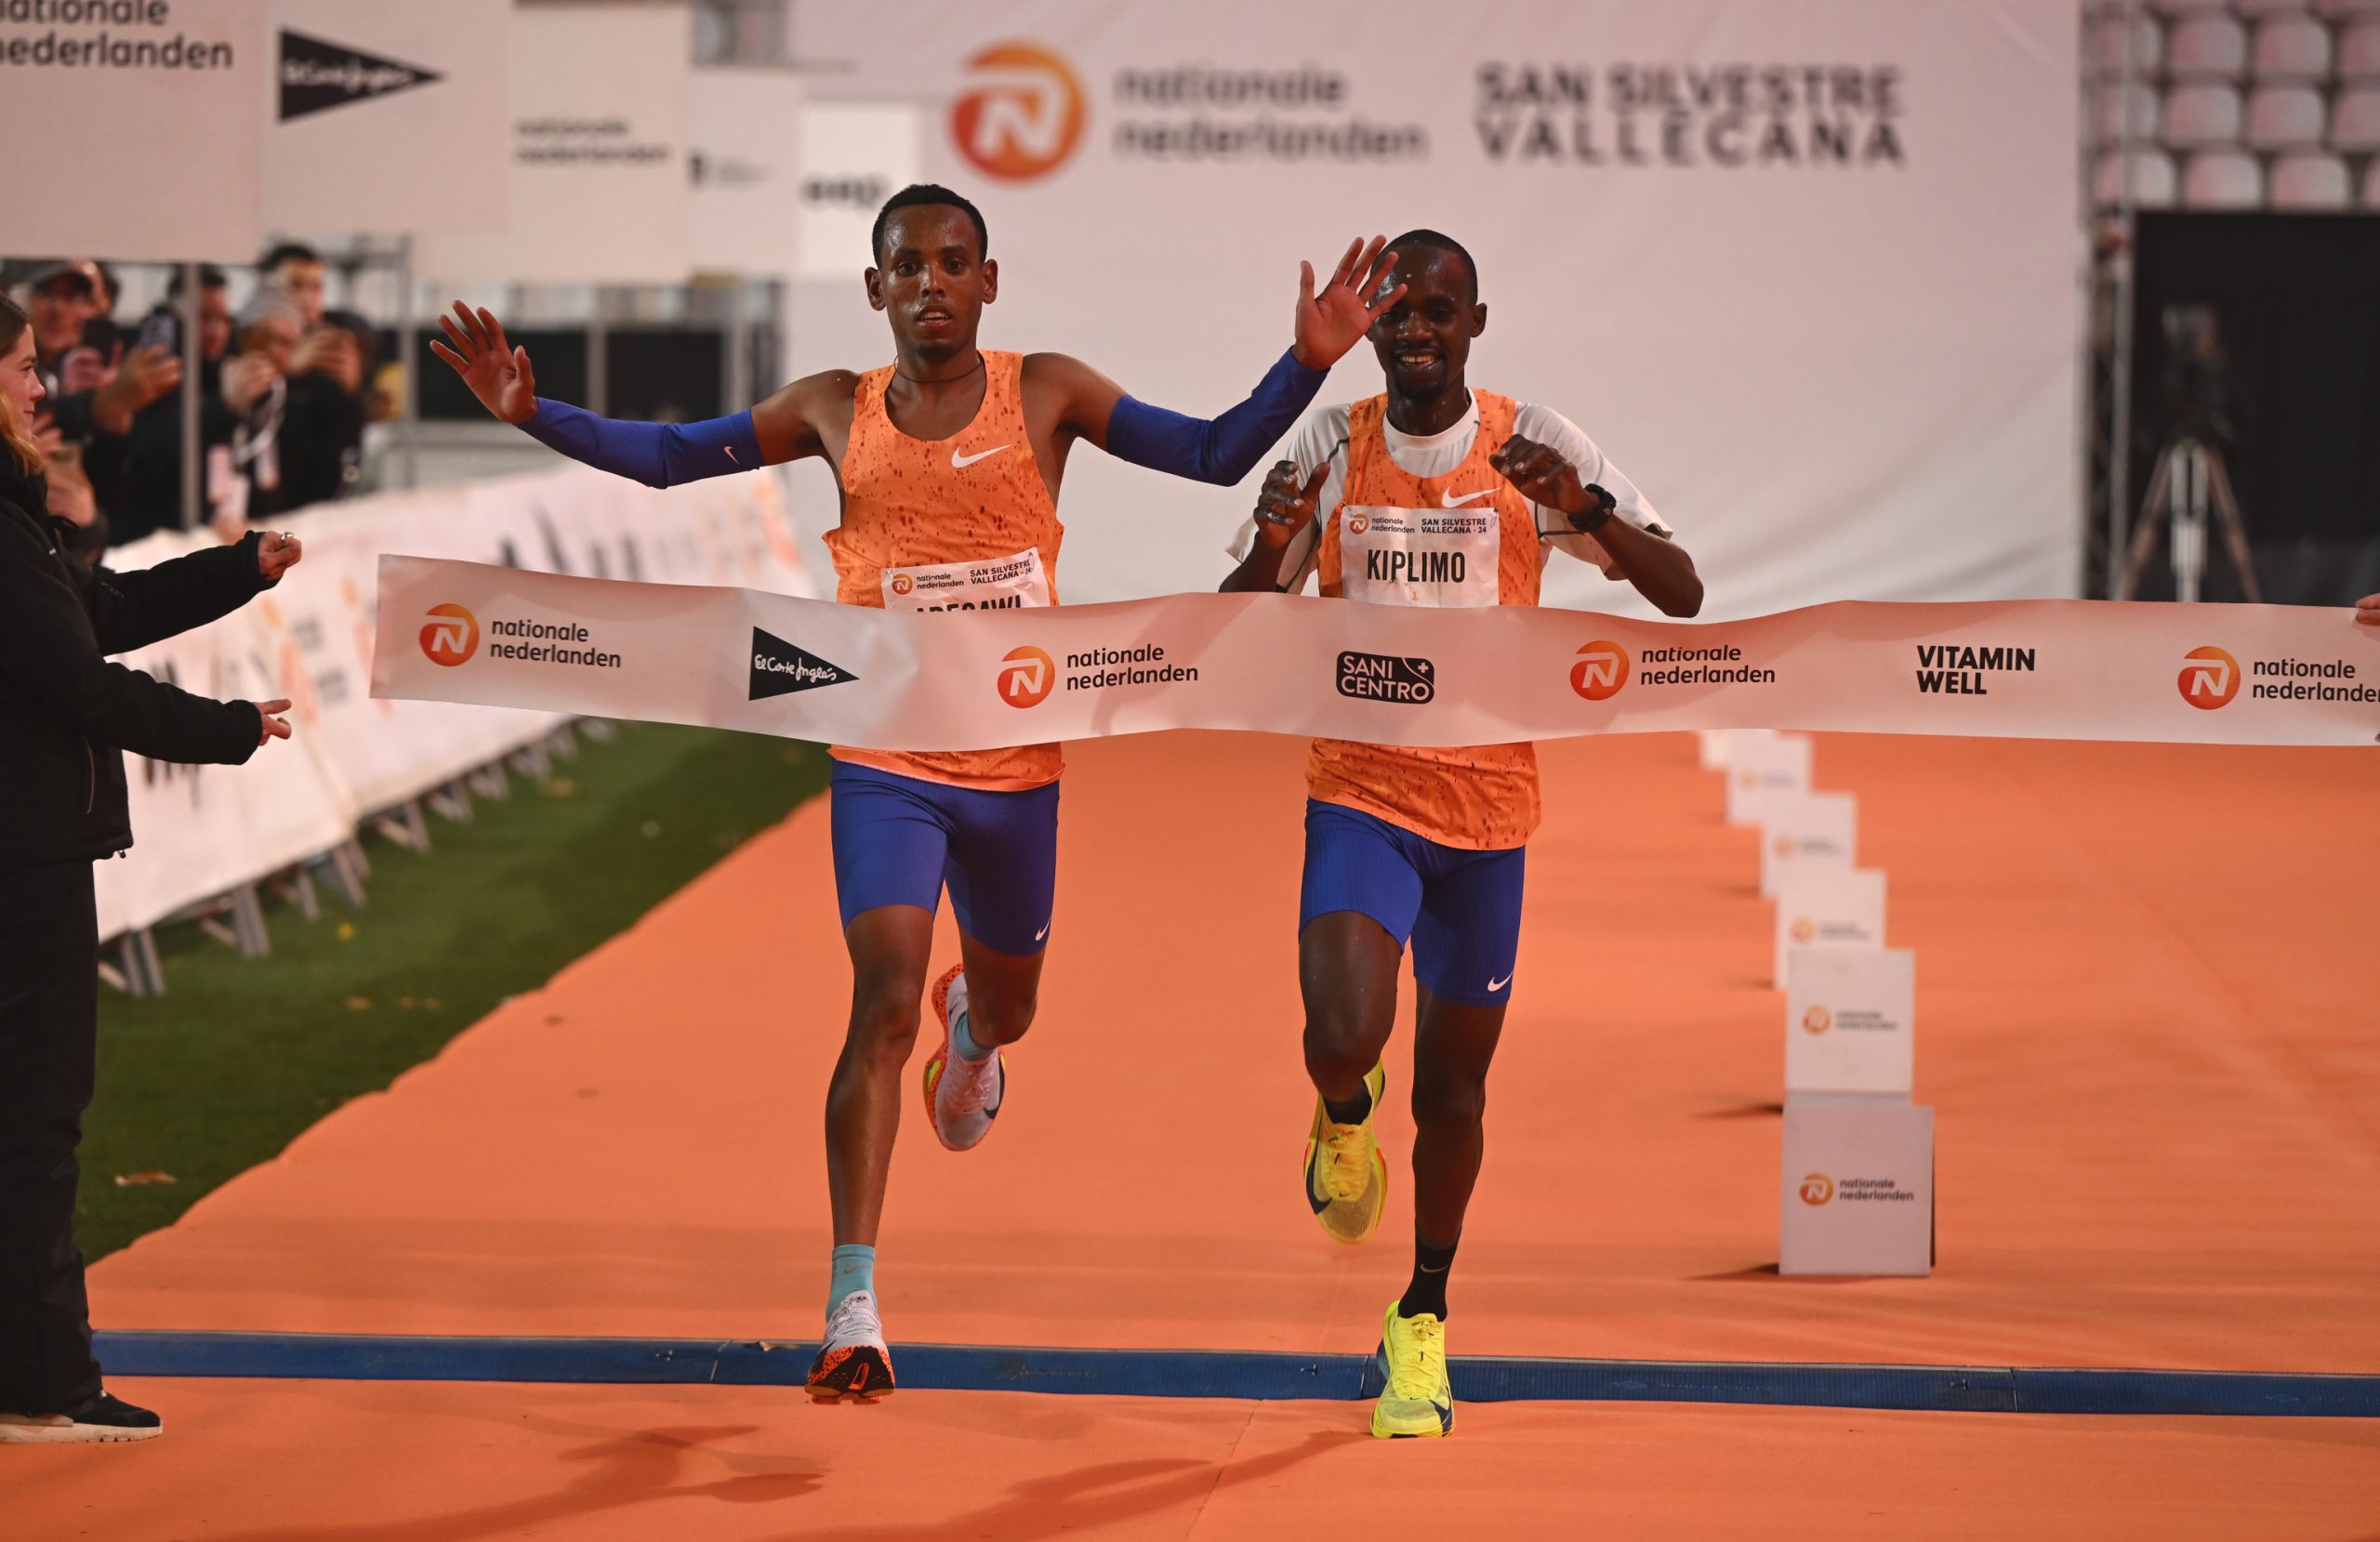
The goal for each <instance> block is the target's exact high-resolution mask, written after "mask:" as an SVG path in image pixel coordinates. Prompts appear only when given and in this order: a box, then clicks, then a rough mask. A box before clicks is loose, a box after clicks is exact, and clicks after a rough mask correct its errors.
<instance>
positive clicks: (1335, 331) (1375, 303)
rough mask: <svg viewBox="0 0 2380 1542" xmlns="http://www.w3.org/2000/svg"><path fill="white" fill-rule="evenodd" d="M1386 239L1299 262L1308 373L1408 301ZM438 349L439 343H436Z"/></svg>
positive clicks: (1300, 352)
mask: <svg viewBox="0 0 2380 1542" xmlns="http://www.w3.org/2000/svg"><path fill="white" fill-rule="evenodd" d="M1387 244H1388V238H1387V237H1385V236H1377V235H1376V236H1374V237H1372V238H1371V240H1369V241H1368V242H1367V241H1360V240H1359V241H1355V242H1351V243H1350V244H1348V247H1347V255H1346V256H1345V257H1341V258H1340V259H1339V267H1338V269H1337V270H1336V271H1334V272H1332V274H1331V275H1330V282H1329V283H1327V284H1324V285H1323V286H1322V292H1321V293H1320V294H1316V293H1315V288H1314V264H1313V263H1311V262H1301V263H1299V264H1298V322H1297V341H1295V342H1294V343H1291V344H1290V345H1289V351H1290V352H1292V353H1295V354H1296V355H1297V358H1298V362H1299V363H1301V364H1303V365H1304V366H1305V367H1306V368H1308V369H1329V367H1330V366H1331V365H1333V364H1335V363H1337V362H1339V361H1340V360H1341V359H1342V358H1344V357H1345V356H1346V353H1347V350H1348V349H1351V348H1354V347H1355V344H1356V343H1357V342H1358V341H1360V340H1361V339H1362V337H1363V336H1364V334H1365V333H1366V332H1368V331H1369V330H1370V329H1371V324H1372V323H1373V322H1374V321H1375V320H1376V319H1378V318H1379V316H1380V314H1381V312H1382V311H1384V310H1387V309H1388V308H1389V307H1390V306H1392V305H1395V303H1396V302H1397V301H1398V300H1400V299H1403V298H1404V297H1405V285H1403V284H1401V283H1400V284H1398V285H1397V286H1396V287H1395V288H1394V289H1391V290H1389V291H1388V292H1387V293H1386V294H1381V293H1379V291H1380V287H1381V283H1382V281H1383V280H1385V279H1386V278H1387V277H1388V275H1389V272H1390V270H1393V269H1394V268H1395V266H1396V254H1395V252H1386V251H1382V249H1381V248H1382V247H1383V246H1385V245H1387ZM433 346H435V345H433Z"/></svg>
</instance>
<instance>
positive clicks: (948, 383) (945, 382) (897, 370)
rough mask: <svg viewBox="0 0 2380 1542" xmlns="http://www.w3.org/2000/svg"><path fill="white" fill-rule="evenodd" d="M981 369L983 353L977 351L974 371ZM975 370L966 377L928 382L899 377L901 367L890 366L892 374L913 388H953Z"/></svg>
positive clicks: (904, 376)
mask: <svg viewBox="0 0 2380 1542" xmlns="http://www.w3.org/2000/svg"><path fill="white" fill-rule="evenodd" d="M983 367H984V355H983V352H982V351H981V350H980V349H978V350H977V352H976V354H975V369H982V368H983ZM975 369H971V370H969V371H968V372H967V375H954V376H951V377H950V378H949V379H947V380H928V379H926V378H925V377H923V376H916V375H901V366H900V365H898V364H895V365H893V374H895V375H901V378H902V379H904V380H906V381H907V382H909V384H911V385H913V386H955V385H957V384H959V381H961V380H964V379H966V378H967V376H968V375H972V374H974V373H975Z"/></svg>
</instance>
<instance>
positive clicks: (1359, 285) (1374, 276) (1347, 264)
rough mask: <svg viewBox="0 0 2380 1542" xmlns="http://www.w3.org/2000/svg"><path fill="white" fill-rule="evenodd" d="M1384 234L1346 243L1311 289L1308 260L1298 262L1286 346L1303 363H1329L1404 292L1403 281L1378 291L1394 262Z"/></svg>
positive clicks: (1342, 354)
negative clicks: (1290, 338) (1293, 321)
mask: <svg viewBox="0 0 2380 1542" xmlns="http://www.w3.org/2000/svg"><path fill="white" fill-rule="evenodd" d="M1387 244H1388V239H1387V237H1385V236H1377V235H1376V236H1374V237H1372V238H1371V240H1369V242H1367V241H1360V240H1359V241H1355V242H1351V243H1349V244H1348V246H1347V255H1346V256H1344V257H1341V258H1340V259H1339V266H1338V268H1337V270H1334V271H1333V272H1332V273H1331V275H1330V282H1329V283H1327V284H1325V285H1323V287H1322V292H1321V293H1320V294H1316V292H1315V287H1314V264H1313V263H1311V262H1301V263H1299V264H1298V320H1297V341H1296V342H1294V343H1292V344H1291V345H1290V351H1291V352H1293V353H1295V354H1296V355H1297V356H1298V362H1299V363H1301V364H1303V365H1304V366H1305V367H1306V368H1308V369H1329V367H1330V366H1331V365H1333V364H1335V363H1337V362H1339V361H1340V360H1341V359H1342V358H1343V357H1345V356H1346V352H1347V350H1348V349H1351V348H1354V347H1355V344H1356V343H1357V342H1358V341H1360V340H1361V339H1362V337H1363V336H1364V334H1365V333H1366V332H1367V331H1369V330H1370V328H1371V324H1372V323H1373V321H1374V320H1376V319H1377V318H1378V317H1379V316H1380V314H1381V312H1382V311H1384V310H1387V309H1388V308H1389V307H1390V306H1392V305H1395V303H1396V302H1397V301H1398V300H1400V299H1403V298H1404V297H1405V285H1403V284H1401V283H1400V284H1397V285H1396V286H1395V288H1392V289H1390V290H1388V291H1387V292H1386V293H1385V294H1381V293H1378V291H1379V290H1380V289H1381V286H1382V283H1383V282H1384V281H1385V280H1386V279H1387V278H1388V275H1389V273H1390V272H1391V271H1392V270H1394V269H1395V266H1396V254H1395V252H1390V251H1383V250H1382V248H1383V247H1385V246H1386V245H1387Z"/></svg>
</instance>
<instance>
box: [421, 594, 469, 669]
mask: <svg viewBox="0 0 2380 1542" xmlns="http://www.w3.org/2000/svg"><path fill="white" fill-rule="evenodd" d="M479 649H480V624H479V618H478V617H476V616H474V615H472V614H471V613H470V612H469V611H467V610H465V609H464V608H463V607H462V606H460V605H457V604H455V603H453V602H452V601H449V602H447V603H446V604H443V605H432V606H431V607H430V621H429V624H428V625H427V626H423V627H422V629H421V651H422V652H423V653H424V654H425V655H426V656H427V657H428V658H429V660H430V663H432V664H443V665H444V666H446V667H447V668H449V669H452V668H454V667H455V666H456V665H458V664H465V663H468V662H469V660H470V656H471V655H472V654H473V653H476V652H479Z"/></svg>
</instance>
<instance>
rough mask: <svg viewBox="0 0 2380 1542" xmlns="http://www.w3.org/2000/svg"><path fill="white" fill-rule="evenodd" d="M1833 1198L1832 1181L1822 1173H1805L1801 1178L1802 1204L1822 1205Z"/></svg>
mask: <svg viewBox="0 0 2380 1542" xmlns="http://www.w3.org/2000/svg"><path fill="white" fill-rule="evenodd" d="M1833 1197H1834V1180H1833V1179H1831V1178H1829V1177H1827V1175H1826V1174H1824V1173H1805V1174H1804V1175H1803V1177H1802V1203H1803V1204H1805V1205H1824V1204H1825V1203H1826V1202H1827V1201H1828V1200H1830V1199H1832V1198H1833Z"/></svg>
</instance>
